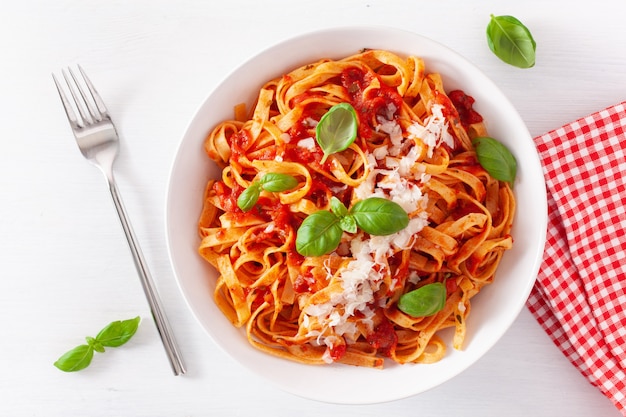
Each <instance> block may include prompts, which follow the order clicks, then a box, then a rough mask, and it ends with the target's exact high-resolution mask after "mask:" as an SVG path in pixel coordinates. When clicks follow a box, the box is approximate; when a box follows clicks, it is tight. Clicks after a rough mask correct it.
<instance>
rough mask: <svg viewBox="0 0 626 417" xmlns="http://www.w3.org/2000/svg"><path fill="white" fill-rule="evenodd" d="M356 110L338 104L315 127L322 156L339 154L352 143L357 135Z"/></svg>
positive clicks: (344, 104) (323, 159)
mask: <svg viewBox="0 0 626 417" xmlns="http://www.w3.org/2000/svg"><path fill="white" fill-rule="evenodd" d="M357 128H358V123H357V115H356V110H354V107H352V106H351V105H350V104H349V103H339V104H336V105H334V106H333V107H331V108H330V109H329V110H328V111H327V112H326V113H325V114H324V115H323V116H322V118H321V119H320V121H319V123H318V124H317V126H315V136H316V140H317V143H318V144H319V145H320V148H322V151H323V152H324V156H323V157H322V163H324V161H326V158H328V155H330V154H333V153H336V152H341V151H344V150H346V149H348V147H349V146H350V145H351V144H352V143H353V142H354V140H355V139H356V134H357Z"/></svg>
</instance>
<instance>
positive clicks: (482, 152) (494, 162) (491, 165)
mask: <svg viewBox="0 0 626 417" xmlns="http://www.w3.org/2000/svg"><path fill="white" fill-rule="evenodd" d="M472 144H473V145H474V148H475V149H476V157H477V158H478V163H479V164H480V165H481V166H482V167H483V168H484V169H485V171H487V172H488V173H489V175H491V176H492V177H493V178H495V179H497V180H500V181H506V182H508V183H509V184H511V185H513V181H515V176H516V175H517V161H516V160H515V157H514V156H513V154H512V153H511V151H509V150H508V148H507V147H506V146H504V145H503V144H502V143H500V142H499V141H497V140H496V139H494V138H490V137H478V138H475V139H473V140H472Z"/></svg>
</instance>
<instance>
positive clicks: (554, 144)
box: [527, 102, 626, 416]
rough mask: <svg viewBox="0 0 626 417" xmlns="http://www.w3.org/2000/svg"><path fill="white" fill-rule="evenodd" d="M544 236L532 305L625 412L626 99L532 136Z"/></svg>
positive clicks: (546, 326) (575, 361) (567, 353)
mask: <svg viewBox="0 0 626 417" xmlns="http://www.w3.org/2000/svg"><path fill="white" fill-rule="evenodd" d="M535 144H536V145H537V150H538V152H539V156H540V158H541V161H542V164H543V171H544V176H545V179H546V187H547V191H548V231H547V242H546V248H545V252H544V257H543V264H542V266H541V268H540V271H539V275H538V278H537V283H536V285H535V288H534V289H533V291H532V293H531V296H530V298H529V299H528V303H527V306H528V308H529V310H530V311H531V312H532V313H533V315H534V316H535V318H536V319H537V321H538V322H539V323H540V324H541V326H542V327H543V328H544V329H545V330H546V332H547V333H548V335H549V336H550V337H551V338H552V340H553V341H554V343H555V344H556V345H557V346H558V347H559V348H560V349H561V350H562V351H563V353H564V354H565V356H567V358H568V359H569V360H570V361H571V362H572V363H573V364H574V365H575V366H576V367H577V368H578V370H579V371H580V372H581V373H582V374H583V375H584V376H585V377H587V379H589V381H590V382H591V383H592V384H593V385H595V386H596V387H598V388H599V389H600V390H601V391H602V392H603V393H604V395H606V396H607V397H608V398H609V399H610V400H611V401H612V402H613V403H614V404H615V405H616V407H617V408H618V409H619V410H620V411H621V412H622V414H624V416H626V102H624V103H621V104H619V105H616V106H612V107H609V108H607V109H604V110H602V111H600V112H597V113H594V114H592V115H590V116H588V117H584V118H582V119H580V120H577V121H575V122H573V123H570V124H568V125H565V126H563V127H561V128H560V129H556V130H554V131H552V132H548V133H546V134H544V135H542V136H539V137H537V138H535Z"/></svg>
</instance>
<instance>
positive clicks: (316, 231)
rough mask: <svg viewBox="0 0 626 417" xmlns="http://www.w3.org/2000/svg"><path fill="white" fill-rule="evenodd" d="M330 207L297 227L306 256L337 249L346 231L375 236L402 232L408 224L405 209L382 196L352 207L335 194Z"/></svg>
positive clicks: (298, 244)
mask: <svg viewBox="0 0 626 417" xmlns="http://www.w3.org/2000/svg"><path fill="white" fill-rule="evenodd" d="M330 208H331V210H330V211H329V210H320V211H317V212H315V213H313V214H311V215H309V216H308V217H307V218H306V219H304V221H303V222H302V224H301V225H300V228H299V229H298V233H297V236H296V250H297V251H298V253H300V254H301V255H304V256H322V255H325V254H327V253H330V252H332V251H333V250H335V249H337V247H338V246H339V242H340V241H341V235H342V234H343V232H344V231H345V232H347V233H356V231H357V227H358V228H360V229H361V230H363V231H364V232H366V233H369V234H370V235H374V236H385V235H390V234H392V233H396V232H399V231H400V230H402V229H404V228H405V227H406V226H407V225H408V224H409V216H408V214H407V213H406V212H405V211H404V209H403V208H402V207H401V206H400V205H398V204H397V203H394V202H393V201H390V200H387V199H385V198H380V197H370V198H366V199H365V200H361V201H359V202H357V203H356V204H355V205H353V206H352V208H351V209H350V210H348V209H347V208H346V206H345V205H344V204H343V203H342V202H341V201H340V200H339V199H338V198H336V197H332V198H331V201H330Z"/></svg>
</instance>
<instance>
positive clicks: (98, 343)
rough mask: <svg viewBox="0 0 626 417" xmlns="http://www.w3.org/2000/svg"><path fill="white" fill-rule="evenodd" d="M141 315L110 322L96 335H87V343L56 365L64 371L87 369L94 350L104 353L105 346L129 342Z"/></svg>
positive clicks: (67, 353)
mask: <svg viewBox="0 0 626 417" xmlns="http://www.w3.org/2000/svg"><path fill="white" fill-rule="evenodd" d="M140 320H141V319H140V318H139V316H137V317H135V318H134V319H129V320H124V321H114V322H111V323H109V324H108V325H107V326H106V327H105V328H104V329H102V330H100V333H98V335H97V336H96V337H91V336H87V337H86V338H85V340H86V341H87V344H86V345H84V344H83V345H79V346H76V347H75V348H74V349H72V350H69V351H67V352H66V353H64V354H63V355H62V356H61V357H60V358H59V359H58V360H57V361H56V362H54V366H56V367H57V368H59V369H60V370H62V371H64V372H76V371H80V370H81V369H85V368H86V367H88V366H89V364H90V363H91V360H92V359H93V352H94V351H96V352H99V353H104V348H105V347H118V346H122V345H123V344H124V343H126V342H128V341H129V340H130V338H131V337H133V335H134V334H135V332H136V331H137V328H138V327H139V321H140Z"/></svg>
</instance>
